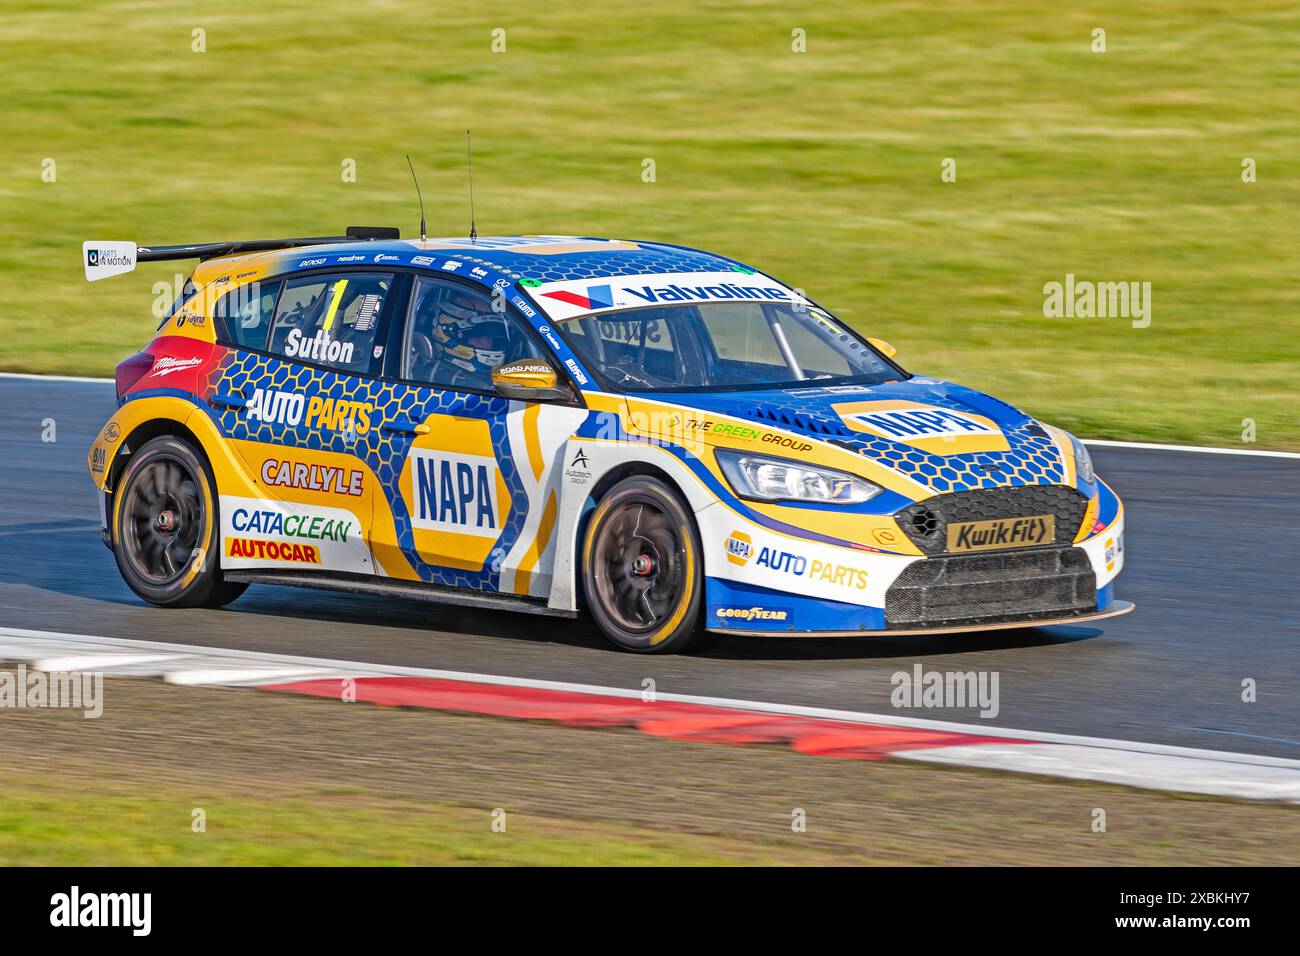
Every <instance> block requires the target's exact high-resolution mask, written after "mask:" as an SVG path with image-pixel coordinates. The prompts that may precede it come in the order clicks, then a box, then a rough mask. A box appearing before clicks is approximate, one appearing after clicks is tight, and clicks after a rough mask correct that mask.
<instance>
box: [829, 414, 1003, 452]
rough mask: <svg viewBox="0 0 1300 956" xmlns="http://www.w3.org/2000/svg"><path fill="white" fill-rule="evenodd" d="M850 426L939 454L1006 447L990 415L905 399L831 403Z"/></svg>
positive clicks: (997, 449) (998, 449)
mask: <svg viewBox="0 0 1300 956" xmlns="http://www.w3.org/2000/svg"><path fill="white" fill-rule="evenodd" d="M833 407H834V409H835V411H836V413H838V414H839V416H840V419H841V420H842V421H843V422H844V424H845V425H847V426H848V427H849V428H850V429H852V430H853V431H856V432H863V433H865V434H868V435H871V436H873V437H876V438H887V439H889V440H890V441H895V442H901V443H902V444H905V445H911V446H913V447H914V448H920V449H921V450H923V451H928V452H932V453H935V454H940V455H956V454H970V453H974V452H993V451H1006V450H1008V448H1009V446H1008V444H1007V440H1006V436H1005V435H1003V434H1002V430H1001V429H1000V428H998V426H997V425H996V424H994V422H993V421H992V419H989V418H985V417H984V416H983V415H975V414H973V413H971V412H965V411H955V410H953V409H950V408H940V407H938V406H936V405H926V404H923V403H921V402H908V401H868V402H844V403H841V404H838V405H835V406H833Z"/></svg>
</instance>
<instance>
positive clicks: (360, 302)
mask: <svg viewBox="0 0 1300 956" xmlns="http://www.w3.org/2000/svg"><path fill="white" fill-rule="evenodd" d="M392 287H393V277H392V275H391V274H388V273H376V272H354V273H348V274H337V273H336V274H333V275H318V276H304V277H303V278H301V279H293V280H291V281H289V282H286V283H285V286H284V291H283V292H282V293H281V294H280V301H279V304H278V305H277V306H276V309H275V323H274V325H273V327H272V329H271V344H270V345H269V346H268V351H270V352H273V353H275V354H276V355H283V356H284V357H285V358H291V359H297V360H298V361H301V362H310V363H312V364H314V365H328V366H329V367H330V368H336V369H339V370H341V371H345V372H367V371H369V370H370V366H371V363H372V361H373V352H374V347H375V335H376V333H377V331H378V325H379V315H380V313H381V312H382V311H383V308H384V300H385V299H386V298H387V297H388V292H389V290H390V289H391V288H392Z"/></svg>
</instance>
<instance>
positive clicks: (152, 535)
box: [112, 435, 248, 607]
mask: <svg viewBox="0 0 1300 956" xmlns="http://www.w3.org/2000/svg"><path fill="white" fill-rule="evenodd" d="M215 489H216V483H215V482H214V481H213V480H212V475H211V473H210V472H209V471H208V468H207V465H206V464H205V463H204V462H203V460H202V459H201V458H200V457H199V456H198V454H197V453H196V452H195V450H194V448H193V446H191V445H190V444H189V443H188V442H185V441H182V440H181V439H179V438H173V437H172V436H170V435H164V436H161V437H159V438H154V439H152V440H151V441H148V442H146V443H145V444H144V445H143V446H142V447H141V448H140V450H139V451H137V452H136V453H135V454H133V455H132V456H131V458H130V460H129V461H128V462H127V465H126V470H125V471H123V472H122V477H121V480H119V481H118V484H117V493H116V494H115V495H114V496H113V519H112V520H113V524H112V529H113V554H114V556H115V557H116V558H117V567H118V569H119V570H120V571H121V572H122V577H123V578H124V579H125V580H126V583H127V584H128V585H130V587H131V590H132V591H134V592H135V593H136V594H138V595H140V597H142V598H144V599H145V600H146V601H149V602H150V603H152V604H157V605H160V606H162V607H220V606H221V605H223V604H229V603H230V602H231V601H233V600H234V599H235V598H237V597H239V595H241V594H243V593H244V589H245V588H247V587H248V585H246V584H238V583H234V582H227V581H225V580H224V579H223V578H222V575H221V567H220V563H221V562H220V552H219V548H218V540H219V538H218V533H217V530H218V528H219V527H220V523H219V521H218V515H217V496H216V493H215Z"/></svg>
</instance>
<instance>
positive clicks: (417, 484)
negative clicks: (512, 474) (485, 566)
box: [411, 450, 500, 538]
mask: <svg viewBox="0 0 1300 956" xmlns="http://www.w3.org/2000/svg"><path fill="white" fill-rule="evenodd" d="M499 477H500V469H498V467H497V463H496V460H495V459H493V458H488V457H486V456H483V455H462V454H456V453H453V452H429V451H418V450H417V451H412V452H411V483H412V491H413V495H412V498H413V507H412V508H411V524H412V525H413V526H414V527H416V528H421V529H424V530H426V531H446V532H450V533H452V534H468V535H475V536H476V537H480V538H496V537H498V536H499V534H500V521H499V518H498V516H499V513H500V512H499V511H498V493H497V481H498V478H499Z"/></svg>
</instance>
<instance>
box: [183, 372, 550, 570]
mask: <svg viewBox="0 0 1300 956" xmlns="http://www.w3.org/2000/svg"><path fill="white" fill-rule="evenodd" d="M207 388H208V391H207V394H208V395H213V394H220V395H242V396H243V397H244V398H245V399H251V398H252V396H253V393H254V390H255V389H259V388H260V389H273V390H276V391H285V392H295V393H298V394H301V395H303V396H305V397H306V398H307V399H310V398H311V396H314V395H319V396H321V397H324V398H332V399H335V400H336V401H337V400H339V399H343V400H348V401H358V402H369V403H370V404H371V405H373V406H374V409H375V411H374V413H373V414H372V415H371V416H370V428H369V430H368V431H366V432H365V433H360V432H358V433H356V434H353V435H351V436H349V435H348V434H347V433H346V432H343V431H334V430H331V429H321V428H309V427H307V425H306V422H305V421H304V422H302V423H301V424H299V425H297V426H289V425H283V424H277V423H273V422H260V421H254V420H252V419H250V418H249V417H248V415H247V412H246V411H244V410H243V409H235V408H217V409H214V408H211V407H210V406H201V407H207V411H208V414H209V415H210V417H212V419H213V421H214V423H215V424H216V426H217V428H218V429H219V430H220V432H221V434H222V435H223V436H225V437H226V438H231V439H241V440H244V441H254V442H261V443H264V444H267V445H270V446H274V447H275V448H281V449H285V450H286V452H287V453H292V451H293V449H294V448H304V449H308V450H311V451H329V452H338V453H340V454H345V455H353V456H355V457H356V458H359V459H360V460H361V461H364V462H365V463H366V464H367V465H368V466H369V467H370V469H371V470H372V471H373V472H374V473H375V475H376V476H377V477H378V479H379V484H380V488H381V490H382V493H383V495H384V497H385V499H387V503H388V507H389V509H390V510H391V511H392V514H393V523H394V525H395V527H396V531H397V544H398V547H399V548H400V549H401V551H402V554H403V555H405V557H406V559H407V560H408V561H409V562H410V563H411V567H412V568H414V569H415V571H416V573H417V574H418V575H419V576H420V579H421V580H423V581H427V582H430V583H434V584H443V585H447V586H451V587H462V588H473V589H476V590H481V591H496V590H499V588H500V572H499V563H500V558H501V557H504V555H505V553H506V551H507V550H508V549H509V547H510V545H511V544H513V543H514V541H515V540H516V539H517V538H518V537H519V534H520V532H521V531H522V529H523V524H524V519H525V518H526V517H527V506H528V501H527V497H526V494H525V491H524V486H523V482H522V481H521V480H520V477H519V472H518V470H517V469H516V468H515V465H514V461H513V458H512V456H511V453H510V448H509V437H508V434H507V430H506V414H507V413H508V412H509V411H510V407H511V403H510V402H509V401H508V400H506V399H503V398H496V397H493V396H490V395H475V394H471V393H457V392H444V391H440V390H437V389H433V388H421V387H419V386H413V385H403V384H401V383H397V382H381V381H376V380H373V379H364V378H358V377H356V376H353V375H349V374H346V373H336V372H331V371H329V370H327V369H320V368H308V367H305V366H301V365H296V364H292V363H289V362H283V361H280V360H279V359H276V358H274V357H271V356H267V355H260V354H257V353H253V352H243V351H234V350H232V351H230V352H229V353H228V354H227V355H226V357H225V358H224V359H222V361H221V362H220V363H219V364H218V365H217V367H216V368H215V369H214V370H213V372H212V373H211V374H210V376H209V379H208V383H207ZM433 414H446V415H459V416H462V417H466V418H478V419H483V420H484V421H486V422H487V423H488V428H489V432H490V435H491V440H492V453H493V454H494V455H495V457H496V461H497V466H498V467H499V468H500V469H501V477H502V479H503V480H504V481H505V484H506V488H507V489H508V490H509V492H510V513H509V514H508V515H507V516H506V519H505V521H504V522H503V524H502V528H501V534H500V536H499V537H498V539H497V545H496V547H495V548H494V549H493V551H492V552H491V553H490V554H489V556H488V558H487V560H485V561H484V564H483V567H482V568H480V569H479V570H477V571H467V570H464V569H460V568H449V567H444V566H442V565H436V564H430V563H428V562H426V561H424V560H423V559H422V558H421V557H420V554H419V552H418V551H417V550H416V548H415V537H414V531H413V525H412V523H411V515H410V512H409V511H408V509H407V507H406V503H405V501H403V500H402V493H401V487H400V479H401V474H402V466H403V464H404V463H405V461H406V457H407V453H408V452H409V451H410V447H411V443H412V441H413V440H414V438H415V436H414V435H413V434H411V433H410V432H402V431H398V430H395V429H394V428H392V427H391V426H392V425H393V423H396V422H401V421H406V422H411V423H419V422H422V421H423V420H424V419H425V418H426V417H427V416H429V415H433ZM385 426H388V427H385ZM376 506H377V507H381V506H382V505H380V504H379V503H376Z"/></svg>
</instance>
